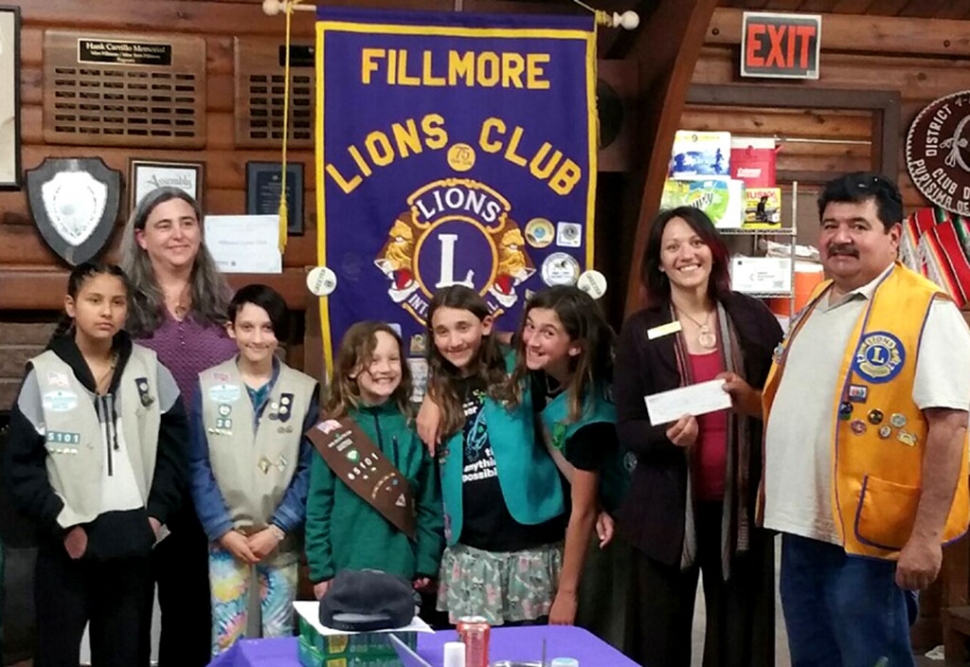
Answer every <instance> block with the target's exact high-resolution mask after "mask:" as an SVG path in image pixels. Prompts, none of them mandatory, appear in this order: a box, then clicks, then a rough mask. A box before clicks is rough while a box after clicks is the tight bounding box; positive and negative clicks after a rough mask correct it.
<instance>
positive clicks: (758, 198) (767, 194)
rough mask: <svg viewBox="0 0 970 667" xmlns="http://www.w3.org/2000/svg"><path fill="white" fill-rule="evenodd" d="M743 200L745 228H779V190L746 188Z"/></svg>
mask: <svg viewBox="0 0 970 667" xmlns="http://www.w3.org/2000/svg"><path fill="white" fill-rule="evenodd" d="M744 199H745V205H744V226H745V227H748V228H751V229H773V228H777V227H781V188H746V189H745V194H744Z"/></svg>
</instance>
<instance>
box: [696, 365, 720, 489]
mask: <svg viewBox="0 0 970 667" xmlns="http://www.w3.org/2000/svg"><path fill="white" fill-rule="evenodd" d="M689 356H690V370H691V375H692V376H693V379H694V382H707V381H708V380H713V379H714V378H715V377H717V375H718V374H719V373H721V372H723V371H724V368H723V367H722V365H721V355H720V353H719V352H711V353H709V354H691V355H689ZM697 426H698V434H697V443H696V444H695V445H694V481H695V483H696V488H695V490H694V493H695V494H696V497H697V499H698V500H723V499H724V468H725V466H726V465H727V429H728V414H727V410H720V411H718V412H709V413H707V414H706V415H701V416H700V417H698V418H697Z"/></svg>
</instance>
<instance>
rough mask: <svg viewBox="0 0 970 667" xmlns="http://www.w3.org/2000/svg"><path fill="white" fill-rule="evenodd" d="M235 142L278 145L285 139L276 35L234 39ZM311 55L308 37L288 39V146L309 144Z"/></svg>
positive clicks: (281, 56) (281, 57) (282, 50)
mask: <svg viewBox="0 0 970 667" xmlns="http://www.w3.org/2000/svg"><path fill="white" fill-rule="evenodd" d="M235 51H236V53H235V58H236V68H235V72H236V74H235V77H236V78H235V91H236V146H239V147H241V148H277V147H279V146H280V144H281V143H282V141H283V102H284V99H285V98H284V91H285V87H284V83H285V80H284V76H283V64H284V62H285V58H286V47H285V45H284V44H283V43H282V42H281V41H280V40H278V39H267V38H263V37H237V38H236V40H235ZM315 87H316V84H315V82H314V56H313V45H312V44H311V43H297V44H291V45H290V122H289V128H288V129H289V132H288V134H289V146H290V147H291V148H296V149H312V148H313V109H314V105H313V98H314V93H313V91H314V89H315Z"/></svg>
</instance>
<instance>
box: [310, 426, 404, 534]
mask: <svg viewBox="0 0 970 667" xmlns="http://www.w3.org/2000/svg"><path fill="white" fill-rule="evenodd" d="M306 435H307V437H308V438H309V439H310V442H312V443H313V446H314V447H315V448H316V450H317V451H318V452H320V456H322V457H323V460H324V461H326V462H327V465H328V466H330V469H331V470H332V471H333V472H334V474H335V475H336V476H337V477H339V478H340V481H342V482H343V483H344V484H346V485H347V486H349V487H350V490H351V491H353V492H354V493H356V494H357V495H358V496H360V497H361V498H362V499H363V500H364V501H365V502H367V503H368V504H369V505H371V506H372V507H373V508H374V509H376V510H377V511H378V512H380V513H381V516H383V517H384V518H385V519H387V520H388V521H390V522H391V524H392V525H393V526H395V527H396V528H397V529H398V530H400V531H401V532H403V533H404V534H405V535H407V536H408V538H410V539H412V540H413V539H414V536H415V515H416V509H415V503H414V496H413V494H412V493H411V486H410V485H409V484H408V481H407V479H406V478H405V477H404V475H403V474H401V472H400V471H399V470H398V469H397V468H396V467H394V464H392V463H391V462H390V461H389V460H388V458H387V457H386V456H384V453H383V452H381V450H380V449H378V448H377V445H375V444H374V441H373V440H371V439H370V438H369V437H368V436H367V434H366V433H364V432H363V431H362V430H361V429H360V427H359V426H358V425H357V422H355V421H354V420H353V419H351V418H350V417H343V418H342V419H325V420H323V421H321V422H320V423H318V424H317V425H316V426H314V427H313V428H311V429H310V430H309V431H307V433H306Z"/></svg>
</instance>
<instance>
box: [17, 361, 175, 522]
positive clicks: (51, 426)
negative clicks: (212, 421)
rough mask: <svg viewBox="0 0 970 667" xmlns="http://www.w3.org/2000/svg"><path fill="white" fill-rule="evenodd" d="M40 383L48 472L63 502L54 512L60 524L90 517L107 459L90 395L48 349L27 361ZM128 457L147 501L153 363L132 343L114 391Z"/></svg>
mask: <svg viewBox="0 0 970 667" xmlns="http://www.w3.org/2000/svg"><path fill="white" fill-rule="evenodd" d="M30 363H31V365H32V366H33V368H34V373H35V375H36V377H37V385H38V387H39V388H40V396H41V404H42V406H43V411H44V434H45V439H46V441H47V454H48V456H47V476H48V479H50V483H51V487H52V488H53V489H54V493H56V494H57V495H58V496H60V498H61V500H63V501H64V508H63V509H62V510H61V512H60V514H58V515H57V523H58V524H60V525H61V526H63V527H67V526H74V525H77V524H82V523H89V522H91V521H94V520H95V519H96V518H97V517H98V515H99V514H100V513H101V479H102V474H103V472H104V466H105V463H106V457H105V443H104V436H103V434H102V430H101V422H100V420H99V419H98V413H97V412H96V410H95V407H94V395H93V394H92V393H91V392H90V391H89V390H88V389H86V388H85V387H84V385H82V384H81V382H80V381H79V380H78V379H77V376H75V375H74V370H73V369H72V368H71V367H70V366H69V365H68V364H67V363H65V362H64V361H63V360H62V359H61V358H60V357H58V356H57V354H55V353H54V352H52V351H50V350H47V351H46V352H43V353H42V354H40V355H39V356H36V357H34V358H33V359H31V360H30ZM115 399H116V400H117V401H118V403H119V410H118V412H119V418H120V421H121V428H122V429H123V430H124V437H125V447H126V449H127V451H128V460H129V461H130V462H131V468H132V470H133V471H134V473H135V482H136V483H137V485H138V491H139V493H140V494H141V497H142V500H143V501H144V502H145V503H146V504H147V502H148V494H149V492H150V491H151V488H152V480H153V478H154V476H155V455H156V453H157V450H158V429H159V425H160V424H161V412H160V410H159V404H158V362H157V360H156V357H155V353H154V352H152V351H151V350H149V349H147V348H144V347H141V346H140V345H133V346H132V349H131V356H130V357H129V358H128V362H127V363H126V364H125V367H124V369H123V370H122V372H121V380H119V382H118V386H117V389H116V390H115Z"/></svg>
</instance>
